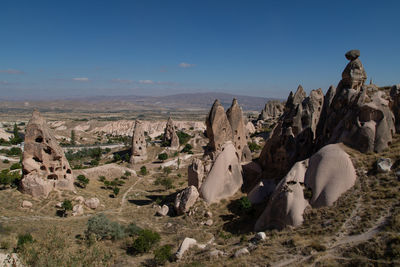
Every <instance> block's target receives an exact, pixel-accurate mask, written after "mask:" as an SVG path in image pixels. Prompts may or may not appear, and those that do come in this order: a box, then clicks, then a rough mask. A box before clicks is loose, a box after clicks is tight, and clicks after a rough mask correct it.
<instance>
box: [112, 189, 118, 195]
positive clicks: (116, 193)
mask: <svg viewBox="0 0 400 267" xmlns="http://www.w3.org/2000/svg"><path fill="white" fill-rule="evenodd" d="M113 193H114V195H115V196H117V195H118V194H119V188H118V187H114V188H113Z"/></svg>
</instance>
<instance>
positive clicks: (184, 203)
mask: <svg viewBox="0 0 400 267" xmlns="http://www.w3.org/2000/svg"><path fill="white" fill-rule="evenodd" d="M198 197H199V192H198V191H197V188H196V187H194V186H193V185H191V186H189V187H186V188H185V189H183V190H182V191H181V192H180V193H179V194H177V195H176V198H175V205H174V206H175V210H176V212H177V213H178V214H179V215H181V214H183V213H186V212H188V211H189V209H190V208H191V207H192V206H193V205H194V203H196V200H197V198H198Z"/></svg>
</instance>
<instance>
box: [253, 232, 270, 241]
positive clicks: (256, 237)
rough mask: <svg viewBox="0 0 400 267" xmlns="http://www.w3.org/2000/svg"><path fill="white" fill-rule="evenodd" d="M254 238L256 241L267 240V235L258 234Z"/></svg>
mask: <svg viewBox="0 0 400 267" xmlns="http://www.w3.org/2000/svg"><path fill="white" fill-rule="evenodd" d="M254 238H255V239H256V240H257V241H263V240H266V239H267V235H266V234H265V233H264V232H258V233H257V234H256V236H255V237H254Z"/></svg>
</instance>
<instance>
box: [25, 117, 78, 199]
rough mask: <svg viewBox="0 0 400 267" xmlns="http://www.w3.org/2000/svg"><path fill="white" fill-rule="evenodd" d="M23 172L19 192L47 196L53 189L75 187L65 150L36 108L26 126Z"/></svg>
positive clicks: (70, 188)
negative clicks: (20, 190)
mask: <svg viewBox="0 0 400 267" xmlns="http://www.w3.org/2000/svg"><path fill="white" fill-rule="evenodd" d="M22 172H23V177H22V180H21V189H22V192H24V193H27V194H30V195H32V196H34V197H47V196H48V194H49V193H50V192H51V191H52V190H54V189H66V190H74V177H73V175H72V170H71V167H70V166H69V163H68V160H67V159H66V158H65V155H64V151H63V150H62V148H61V147H60V146H59V145H58V143H57V141H56V139H55V137H54V135H53V133H52V132H51V130H50V129H49V127H48V126H47V123H46V120H45V119H44V118H43V117H42V116H41V115H40V113H39V111H36V110H35V111H34V112H33V114H32V118H31V120H30V121H29V123H28V125H27V127H26V133H25V145H24V153H23V158H22Z"/></svg>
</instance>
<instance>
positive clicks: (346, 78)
mask: <svg viewBox="0 0 400 267" xmlns="http://www.w3.org/2000/svg"><path fill="white" fill-rule="evenodd" d="M345 56H346V58H347V59H348V60H350V62H349V63H348V64H347V66H346V68H345V69H344V71H343V73H342V85H343V87H345V88H349V89H355V90H358V89H360V88H361V86H362V85H364V83H365V81H366V80H367V74H366V72H365V70H364V66H363V64H362V63H361V61H360V59H359V58H358V57H359V56H360V51H359V50H350V51H348V52H347V53H346V54H345Z"/></svg>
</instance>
